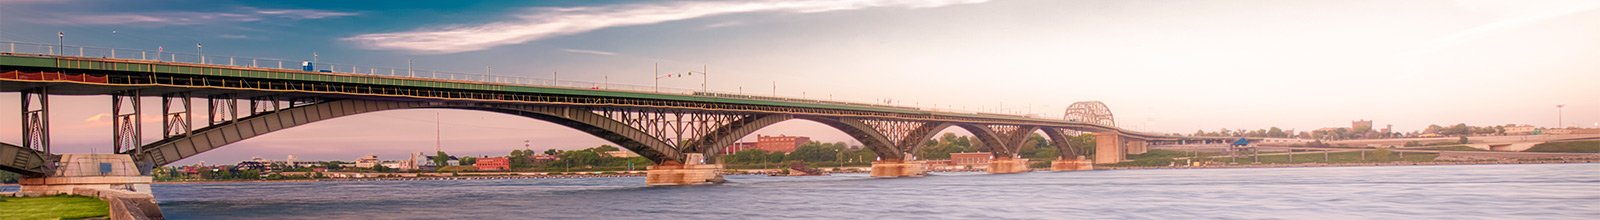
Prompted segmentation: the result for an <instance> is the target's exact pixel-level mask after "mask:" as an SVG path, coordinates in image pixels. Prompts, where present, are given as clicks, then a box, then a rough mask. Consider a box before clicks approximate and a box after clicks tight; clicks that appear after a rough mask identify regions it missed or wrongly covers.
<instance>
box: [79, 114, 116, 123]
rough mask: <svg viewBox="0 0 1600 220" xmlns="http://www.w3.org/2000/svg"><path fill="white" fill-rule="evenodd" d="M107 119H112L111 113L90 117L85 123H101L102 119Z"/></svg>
mask: <svg viewBox="0 0 1600 220" xmlns="http://www.w3.org/2000/svg"><path fill="white" fill-rule="evenodd" d="M106 117H111V114H110V113H100V114H94V115H90V116H89V117H88V118H84V119H83V122H100V120H101V119H105V118H106Z"/></svg>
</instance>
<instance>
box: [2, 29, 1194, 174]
mask: <svg viewBox="0 0 1600 220" xmlns="http://www.w3.org/2000/svg"><path fill="white" fill-rule="evenodd" d="M0 47H4V48H0V50H3V53H0V84H3V86H0V92H6V93H17V94H19V95H20V96H21V97H22V98H21V99H20V100H21V102H22V103H21V105H20V106H21V108H22V109H23V111H22V115H21V117H22V124H21V126H22V127H21V128H20V130H21V131H22V133H23V140H22V143H19V144H10V143H0V169H4V170H7V171H12V172H16V173H20V174H23V175H26V176H48V175H49V174H51V173H52V169H54V168H55V164H56V163H57V162H58V161H57V160H58V159H59V158H60V155H55V154H52V152H51V149H50V147H51V145H50V135H49V134H50V132H51V131H50V129H49V127H50V121H49V114H50V102H49V97H50V96H53V95H85V96H110V97H111V98H112V99H110V100H111V102H110V103H107V105H106V107H107V108H109V109H111V112H112V113H111V115H112V116H113V117H112V119H113V120H112V121H113V123H112V124H113V129H112V130H113V131H112V136H113V143H111V144H112V145H111V150H112V151H111V152H115V153H116V154H124V155H129V156H130V157H131V158H132V160H133V161H135V162H136V164H138V166H140V168H141V169H142V170H148V169H149V168H150V167H156V166H163V165H167V164H171V163H174V162H176V161H179V160H182V159H184V158H189V157H193V156H195V155H198V154H201V153H204V152H207V151H210V150H214V149H217V148H221V147H225V146H228V145H229V144H233V143H237V142H240V141H243V140H246V139H250V138H252V137H257V136H260V135H263V134H267V133H271V132H276V131H282V130H285V129H289V128H293V127H295V126H300V125H305V124H310V123H316V122H319V121H323V120H327V119H333V118H338V117H344V116H350V115H357V114H363V113H369V112H377V111H386V110H400V109H464V110H476V111H485V112H496V113H503V114H510V115H517V116H523V117H527V118H532V119H537V120H543V121H549V122H553V123H555V124H559V125H562V126H566V127H569V128H572V129H576V130H578V131H581V132H584V133H587V134H590V135H594V136H596V137H600V138H602V139H605V140H607V141H610V142H613V143H616V144H617V145H618V146H621V147H622V148H626V149H627V150H630V151H633V152H635V153H638V154H639V155H641V156H643V157H645V158H648V159H650V160H651V161H653V162H655V165H654V166H651V167H650V171H649V173H650V174H649V175H648V178H647V183H649V184H651V185H671V184H695V183H702V182H705V181H713V179H720V176H718V174H716V170H718V169H720V166H719V165H716V164H717V163H716V161H715V160H716V158H715V157H705V156H703V155H720V153H721V152H719V151H721V150H723V149H724V146H728V145H730V144H732V143H734V142H735V141H737V140H738V139H740V138H742V137H745V136H747V135H749V134H751V133H752V132H755V131H756V130H759V129H761V128H763V127H767V126H769V125H773V124H776V123H779V122H783V121H788V120H808V121H814V122H818V123H821V124H824V125H827V126H829V127H832V128H835V129H838V130H840V131H843V132H844V133H845V134H848V135H849V136H851V137H853V138H855V139H856V140H857V141H859V142H861V143H862V144H863V145H864V146H865V147H866V148H868V149H870V150H872V151H873V152H874V153H875V154H877V156H878V158H879V160H878V161H876V162H874V163H873V168H872V169H873V170H872V175H873V176H875V177H905V176H919V175H922V173H924V171H923V169H922V167H920V164H919V163H917V162H916V158H914V157H913V156H911V155H912V154H911V153H912V152H916V151H917V150H919V147H921V146H922V143H923V142H924V141H928V140H929V139H930V138H932V137H933V135H935V134H936V133H937V132H940V131H942V130H945V129H946V128H950V127H956V128H960V129H963V130H966V131H968V132H970V133H972V134H973V135H974V136H975V137H976V138H977V139H978V140H979V141H980V142H981V143H982V146H983V148H984V149H982V150H985V151H990V152H993V153H994V155H995V158H996V159H995V160H994V162H992V163H991V166H990V170H989V171H990V172H991V173H1016V172H1023V171H1025V170H1026V169H1027V163H1026V159H1022V158H1021V157H1020V156H1018V151H1019V150H1018V149H1019V147H1020V145H1022V143H1023V141H1024V140H1026V138H1027V137H1028V135H1030V134H1034V133H1036V132H1042V133H1044V134H1045V136H1046V137H1048V139H1050V140H1051V141H1050V144H1051V145H1053V146H1054V147H1056V148H1057V150H1059V151H1060V152H1062V153H1061V157H1060V158H1057V159H1056V160H1055V161H1053V162H1052V164H1053V165H1052V169H1053V170H1078V169H1085V168H1087V167H1090V166H1091V164H1090V162H1091V161H1092V163H1097V164H1107V163H1117V162H1121V161H1122V160H1124V159H1125V158H1126V155H1127V154H1129V153H1135V154H1136V153H1142V152H1143V151H1144V149H1146V146H1147V145H1149V144H1150V143H1152V142H1172V141H1180V140H1182V139H1181V138H1179V137H1168V136H1164V135H1159V134H1150V133H1142V132H1136V131H1130V130H1126V129H1121V128H1118V127H1116V126H1115V120H1114V119H1113V118H1112V115H1111V113H1110V110H1109V109H1107V108H1106V107H1105V106H1104V105H1103V104H1100V103H1099V102H1080V103H1075V104H1073V105H1072V106H1071V107H1069V108H1068V110H1067V112H1066V117H1064V118H1059V119H1057V118H1037V117H1028V116H1020V115H1009V114H996V113H981V112H965V111H951V110H940V109H931V108H916V107H904V106H893V105H884V104H866V103H851V102H841V101H830V100H814V99H796V98H785V97H774V96H756V95H746V94H732V93H719V92H710V91H691V90H674V89H669V90H666V91H663V90H661V89H659V88H648V87H639V86H616V85H610V84H597V83H582V82H570V81H550V80H537V79H529V78H520V77H507V76H492V75H486V74H460V73H441V72H420V71H416V70H412V69H409V68H407V69H398V68H376V67H357V66H348V65H326V64H320V63H318V64H314V65H318V66H320V67H319V68H316V69H313V71H307V69H304V68H301V66H300V65H299V62H293V61H291V62H288V63H289V65H291V66H289V67H288V68H285V66H284V62H285V61H284V60H270V59H253V58H247V59H240V58H237V57H218V56H200V55H190V54H174V53H161V52H155V51H139V50H127V49H111V48H86V47H75V46H57V45H46V44H28V43H11V42H0ZM119 53H120V54H119ZM180 56H182V59H180ZM140 97H160V100H161V103H151V104H158V105H161V106H162V108H161V109H162V112H157V113H154V114H146V113H145V112H143V110H142V109H143V108H141V106H142V105H143V104H145V103H142V102H141V99H140ZM196 101H199V102H204V104H203V106H205V109H203V110H200V111H199V113H200V114H203V115H205V118H204V120H205V121H204V123H201V122H199V121H194V120H195V113H197V111H196V110H197V109H191V106H194V105H192V102H196ZM147 116H148V117H160V119H161V120H158V121H160V123H162V130H161V131H160V132H161V133H162V137H163V138H162V139H160V140H155V141H153V142H149V143H144V142H143V141H141V140H140V138H139V137H140V135H141V134H142V133H143V132H144V131H143V130H142V129H141V126H139V125H140V123H141V122H143V121H144V120H141V119H142V118H143V117H147ZM1076 132H1091V133H1094V134H1095V135H1096V137H1097V145H1096V151H1097V152H1098V153H1096V155H1094V158H1092V160H1091V159H1090V158H1085V157H1082V156H1083V155H1082V152H1084V151H1083V150H1081V149H1079V148H1078V147H1077V146H1072V145H1071V144H1069V142H1068V141H1067V140H1068V138H1066V136H1067V135H1068V134H1069V133H1076ZM146 172H147V171H146Z"/></svg>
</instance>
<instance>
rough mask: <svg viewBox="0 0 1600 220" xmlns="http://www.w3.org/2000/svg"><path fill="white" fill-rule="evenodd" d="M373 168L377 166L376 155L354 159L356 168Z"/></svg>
mask: <svg viewBox="0 0 1600 220" xmlns="http://www.w3.org/2000/svg"><path fill="white" fill-rule="evenodd" d="M374 166H378V155H373V154H367V156H362V157H361V158H357V159H356V167H357V168H367V169H372V167H374Z"/></svg>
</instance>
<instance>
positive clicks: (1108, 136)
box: [1094, 132, 1128, 164]
mask: <svg viewBox="0 0 1600 220" xmlns="http://www.w3.org/2000/svg"><path fill="white" fill-rule="evenodd" d="M1123 144H1124V143H1123V141H1122V136H1121V135H1118V134H1117V133H1115V132H1106V133H1094V164H1114V163H1121V162H1122V161H1123V160H1125V159H1127V156H1128V151H1127V150H1128V148H1127V147H1126V146H1123Z"/></svg>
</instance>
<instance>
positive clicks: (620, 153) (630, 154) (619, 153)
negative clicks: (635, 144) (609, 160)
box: [606, 150, 639, 158]
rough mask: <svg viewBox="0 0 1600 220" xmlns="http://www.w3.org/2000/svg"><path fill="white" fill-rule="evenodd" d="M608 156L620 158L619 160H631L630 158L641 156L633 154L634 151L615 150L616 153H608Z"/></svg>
mask: <svg viewBox="0 0 1600 220" xmlns="http://www.w3.org/2000/svg"><path fill="white" fill-rule="evenodd" d="M606 156H610V157H618V158H629V157H638V156H639V154H636V153H633V151H628V150H614V151H606Z"/></svg>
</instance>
